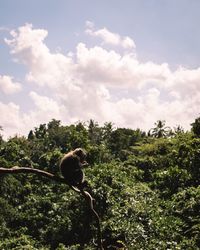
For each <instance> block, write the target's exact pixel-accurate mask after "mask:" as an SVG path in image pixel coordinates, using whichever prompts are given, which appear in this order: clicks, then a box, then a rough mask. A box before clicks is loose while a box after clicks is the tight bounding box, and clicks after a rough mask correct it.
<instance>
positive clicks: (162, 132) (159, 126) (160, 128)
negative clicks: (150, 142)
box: [149, 120, 171, 138]
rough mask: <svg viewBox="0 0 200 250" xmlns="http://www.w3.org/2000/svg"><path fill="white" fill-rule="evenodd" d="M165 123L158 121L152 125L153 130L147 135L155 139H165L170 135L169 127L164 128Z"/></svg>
mask: <svg viewBox="0 0 200 250" xmlns="http://www.w3.org/2000/svg"><path fill="white" fill-rule="evenodd" d="M165 123H166V122H165V121H161V120H158V121H157V122H156V123H154V125H155V128H152V129H150V131H149V134H150V135H151V136H153V137H156V138H161V137H167V136H168V135H169V134H170V131H171V129H170V127H166V126H165Z"/></svg>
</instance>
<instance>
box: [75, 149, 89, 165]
mask: <svg viewBox="0 0 200 250" xmlns="http://www.w3.org/2000/svg"><path fill="white" fill-rule="evenodd" d="M74 154H75V155H77V156H78V157H79V159H80V162H81V163H87V162H86V156H87V154H86V152H85V151H84V150H83V149H82V148H76V149H75V150H74Z"/></svg>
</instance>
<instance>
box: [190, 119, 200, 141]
mask: <svg viewBox="0 0 200 250" xmlns="http://www.w3.org/2000/svg"><path fill="white" fill-rule="evenodd" d="M191 126H192V131H193V133H194V134H195V136H197V137H200V117H198V118H196V119H195V121H194V122H193V123H192V124H191Z"/></svg>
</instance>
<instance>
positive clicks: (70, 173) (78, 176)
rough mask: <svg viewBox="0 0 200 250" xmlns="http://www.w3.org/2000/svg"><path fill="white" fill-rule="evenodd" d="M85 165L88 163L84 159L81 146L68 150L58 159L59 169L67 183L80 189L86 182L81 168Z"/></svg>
mask: <svg viewBox="0 0 200 250" xmlns="http://www.w3.org/2000/svg"><path fill="white" fill-rule="evenodd" d="M85 166H88V163H87V161H86V152H85V151H84V150H83V149H82V148H76V149H75V150H73V151H70V152H69V153H67V154H65V155H64V156H63V158H62V159H61V161H60V171H61V173H62V175H63V177H64V178H65V180H66V182H67V184H69V185H70V186H72V187H74V188H75V189H76V188H78V189H79V190H82V189H83V188H84V187H86V186H87V184H88V183H87V181H85V180H84V178H85V175H84V172H83V170H82V168H83V167H85Z"/></svg>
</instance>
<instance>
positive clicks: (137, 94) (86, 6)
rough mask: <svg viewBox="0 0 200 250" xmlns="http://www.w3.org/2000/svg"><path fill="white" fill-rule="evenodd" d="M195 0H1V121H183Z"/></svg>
mask: <svg viewBox="0 0 200 250" xmlns="http://www.w3.org/2000/svg"><path fill="white" fill-rule="evenodd" d="M199 13H200V1H199V0H123V1H122V0H109V1H108V0H101V1H100V0H99V1H97V0H96V1H94V0H42V1H39V0H29V1H27V0H17V1H14V0H0V126H2V127H3V134H4V135H5V136H9V135H14V134H16V133H17V134H21V135H22V134H24V135H27V133H28V132H29V130H30V129H32V128H34V127H36V126H38V125H39V124H41V123H48V122H49V121H50V120H51V119H52V118H55V119H59V120H61V121H62V122H63V123H64V124H71V123H75V122H77V121H85V122H87V121H88V120H89V119H94V120H95V121H98V122H99V123H100V124H103V123H104V122H106V121H107V122H109V121H111V122H113V123H114V124H115V126H116V127H117V126H119V127H131V128H138V127H140V128H142V129H144V130H148V129H150V128H151V127H152V126H153V125H154V123H155V122H156V121H157V120H166V122H167V125H169V126H172V127H174V126H177V125H181V126H183V127H184V128H185V129H189V128H190V123H191V122H193V121H194V119H195V118H196V117H198V116H199V110H200V59H199V58H200V46H199V44H200V29H199V24H200V15H199Z"/></svg>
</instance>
